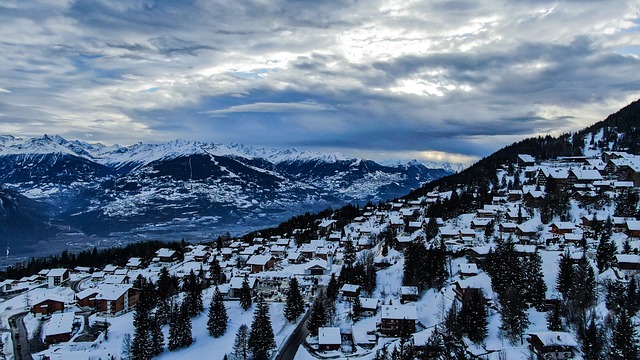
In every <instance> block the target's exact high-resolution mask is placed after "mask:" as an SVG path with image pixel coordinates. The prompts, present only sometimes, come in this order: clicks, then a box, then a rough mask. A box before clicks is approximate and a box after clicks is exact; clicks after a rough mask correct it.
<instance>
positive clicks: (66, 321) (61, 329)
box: [44, 312, 75, 336]
mask: <svg viewBox="0 0 640 360" xmlns="http://www.w3.org/2000/svg"><path fill="white" fill-rule="evenodd" d="M74 319H75V314H74V313H72V312H67V313H58V314H53V315H51V319H50V320H49V323H48V324H47V326H46V329H45V331H44V335H45V336H53V335H59V334H66V333H70V332H71V330H73V320H74Z"/></svg>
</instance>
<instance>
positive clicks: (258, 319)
mask: <svg viewBox="0 0 640 360" xmlns="http://www.w3.org/2000/svg"><path fill="white" fill-rule="evenodd" d="M256 305H257V306H256V311H255V313H254V315H253V323H251V331H250V332H249V349H251V353H252V354H253V358H254V359H255V360H266V359H268V358H269V350H271V349H273V348H274V347H275V346H276V342H275V336H274V334H273V328H272V326H271V317H270V316H269V305H267V303H266V301H265V300H264V297H262V295H260V296H259V297H258V302H257V304H256Z"/></svg>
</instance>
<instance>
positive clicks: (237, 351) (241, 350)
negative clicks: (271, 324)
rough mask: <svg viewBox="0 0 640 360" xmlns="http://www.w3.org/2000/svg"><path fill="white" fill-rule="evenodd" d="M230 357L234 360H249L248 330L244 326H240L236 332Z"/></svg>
mask: <svg viewBox="0 0 640 360" xmlns="http://www.w3.org/2000/svg"><path fill="white" fill-rule="evenodd" d="M231 355H232V356H231V357H232V358H233V359H234V360H247V359H248V358H249V328H248V327H247V325H245V324H242V325H240V327H239V328H238V331H237V332H236V338H235V341H234V342H233V352H232V353H231Z"/></svg>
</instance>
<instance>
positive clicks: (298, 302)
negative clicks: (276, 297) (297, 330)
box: [284, 277, 304, 322]
mask: <svg viewBox="0 0 640 360" xmlns="http://www.w3.org/2000/svg"><path fill="white" fill-rule="evenodd" d="M303 312H304V300H303V299H302V295H301V294H300V289H299V288H298V279H296V278H295V277H292V278H291V280H290V281H289V291H287V302H286V304H285V307H284V317H285V319H287V320H288V321H289V322H295V321H296V319H297V318H298V317H299V316H300V315H302V313H303Z"/></svg>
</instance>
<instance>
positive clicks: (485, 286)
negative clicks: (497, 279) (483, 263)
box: [453, 273, 493, 302]
mask: <svg viewBox="0 0 640 360" xmlns="http://www.w3.org/2000/svg"><path fill="white" fill-rule="evenodd" d="M453 285H454V286H453V292H454V294H455V295H456V298H457V299H458V300H460V301H461V302H462V300H463V299H464V297H465V294H466V293H467V292H468V291H482V294H483V296H484V298H485V300H489V299H491V294H492V293H493V289H492V288H491V278H489V276H488V275H487V274H485V273H480V274H478V275H476V276H470V277H468V278H466V279H462V280H458V281H456V282H455V283H454V284H453Z"/></svg>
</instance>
